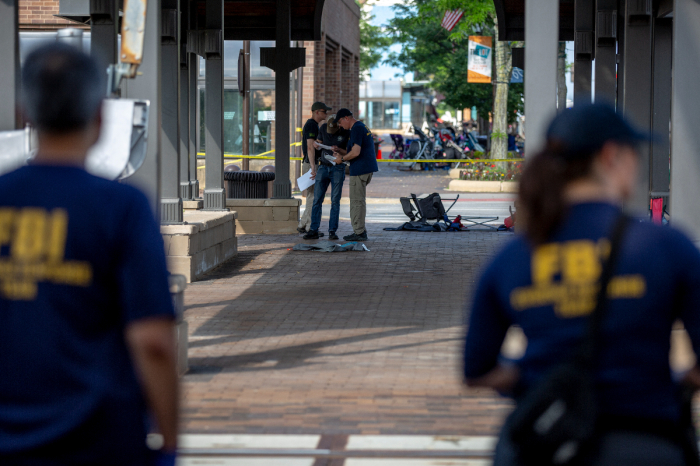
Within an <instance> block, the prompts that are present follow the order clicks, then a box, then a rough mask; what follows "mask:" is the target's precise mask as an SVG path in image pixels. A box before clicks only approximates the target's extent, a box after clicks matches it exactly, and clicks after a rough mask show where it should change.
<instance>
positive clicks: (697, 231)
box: [671, 0, 700, 245]
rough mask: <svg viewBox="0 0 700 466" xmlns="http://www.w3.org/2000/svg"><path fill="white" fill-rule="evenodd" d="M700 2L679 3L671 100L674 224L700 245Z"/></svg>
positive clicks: (693, 0) (689, 0)
mask: <svg viewBox="0 0 700 466" xmlns="http://www.w3.org/2000/svg"><path fill="white" fill-rule="evenodd" d="M698 24H700V3H699V2H697V1H695V0H676V2H675V8H674V11H673V89H672V98H671V108H672V112H671V121H672V122H673V136H672V138H671V161H672V163H671V215H672V217H671V221H672V222H673V225H674V226H676V227H679V228H683V229H684V230H685V232H686V233H687V234H688V235H690V238H691V239H692V240H693V241H695V243H696V244H697V245H700V203H699V202H698V199H700V183H699V182H698V180H699V179H700V156H698V148H699V147H700V131H699V130H698V128H700V112H698V108H700V93H699V92H698V76H700V44H698Z"/></svg>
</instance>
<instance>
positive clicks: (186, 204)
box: [182, 201, 204, 210]
mask: <svg viewBox="0 0 700 466" xmlns="http://www.w3.org/2000/svg"><path fill="white" fill-rule="evenodd" d="M203 206H204V201H182V208H183V209H185V210H201V209H202V207H203Z"/></svg>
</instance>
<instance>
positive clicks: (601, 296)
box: [575, 213, 630, 370]
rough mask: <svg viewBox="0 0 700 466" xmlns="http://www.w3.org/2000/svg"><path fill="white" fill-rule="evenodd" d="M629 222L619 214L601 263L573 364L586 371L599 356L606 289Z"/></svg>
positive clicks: (605, 309) (606, 300)
mask: <svg viewBox="0 0 700 466" xmlns="http://www.w3.org/2000/svg"><path fill="white" fill-rule="evenodd" d="M629 221H630V219H629V217H627V215H625V214H624V213H620V215H619V216H618V217H617V219H616V220H615V223H614V225H613V229H612V233H611V235H610V252H609V254H608V257H607V260H605V262H604V263H603V269H602V271H601V274H600V280H598V283H599V288H598V291H597V295H596V304H595V308H594V309H593V312H592V313H591V315H590V317H589V318H588V329H587V332H586V335H585V336H584V339H583V341H582V342H581V346H580V347H579V351H578V352H577V354H576V357H575V362H576V363H577V364H578V365H580V366H583V367H585V368H586V369H588V370H593V367H594V365H595V363H596V361H597V359H598V355H599V354H600V349H601V345H602V340H603V332H602V327H603V319H604V317H605V314H606V312H607V310H608V305H609V300H608V299H607V297H608V287H609V285H610V281H611V280H612V277H613V274H614V272H615V266H616V265H617V261H618V259H619V257H620V249H621V243H622V237H623V236H624V233H625V230H626V229H627V225H628V224H629Z"/></svg>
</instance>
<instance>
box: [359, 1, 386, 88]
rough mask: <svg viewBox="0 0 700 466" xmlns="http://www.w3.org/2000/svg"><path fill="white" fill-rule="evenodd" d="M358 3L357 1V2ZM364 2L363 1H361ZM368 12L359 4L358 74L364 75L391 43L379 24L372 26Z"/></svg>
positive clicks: (376, 63) (378, 60) (375, 64)
mask: <svg viewBox="0 0 700 466" xmlns="http://www.w3.org/2000/svg"><path fill="white" fill-rule="evenodd" d="M358 3H359V2H358ZM363 3H364V2H363ZM373 19H374V15H372V14H370V13H369V12H368V11H367V10H366V9H365V8H362V4H360V75H361V76H366V75H367V74H368V73H369V71H370V70H371V69H372V68H374V67H376V66H377V65H379V63H380V62H381V61H382V56H383V54H384V52H385V51H386V50H387V48H388V47H389V46H390V45H391V44H392V43H393V41H392V39H391V37H389V36H388V35H387V34H386V32H384V31H383V30H382V28H381V27H380V26H374V25H372V24H371V21H372V20H373Z"/></svg>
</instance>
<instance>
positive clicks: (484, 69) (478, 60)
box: [467, 36, 493, 84]
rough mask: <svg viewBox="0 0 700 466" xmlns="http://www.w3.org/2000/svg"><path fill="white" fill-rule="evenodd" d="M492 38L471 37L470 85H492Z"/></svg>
mask: <svg viewBox="0 0 700 466" xmlns="http://www.w3.org/2000/svg"><path fill="white" fill-rule="evenodd" d="M492 40H493V39H492V38H491V37H487V36H469V64H468V70H467V82H468V83H486V84H490V83H491V50H492Z"/></svg>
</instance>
